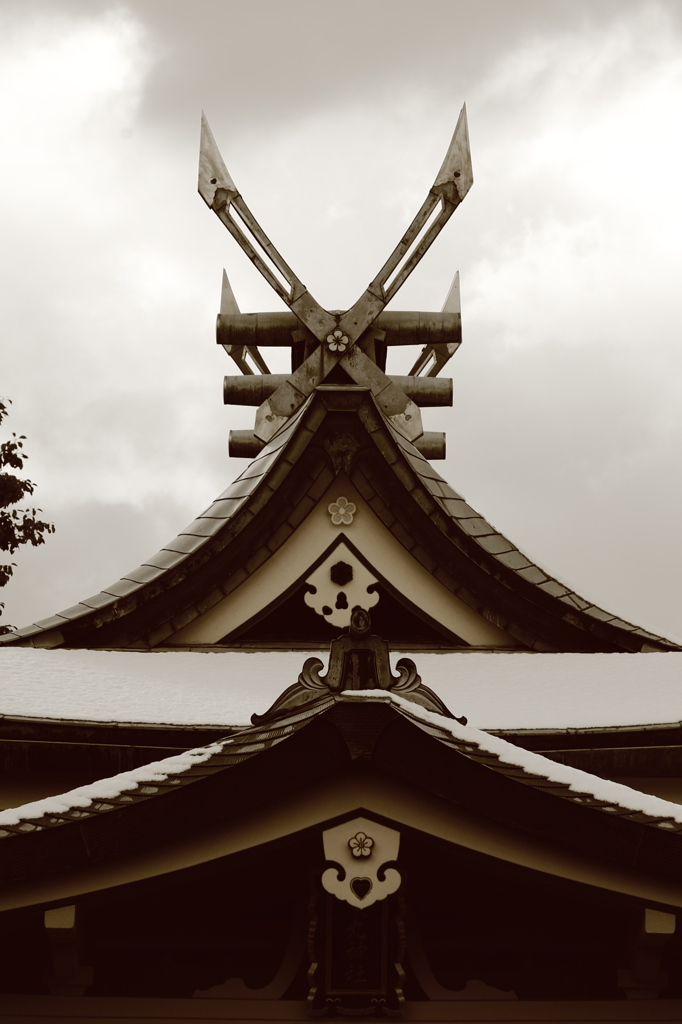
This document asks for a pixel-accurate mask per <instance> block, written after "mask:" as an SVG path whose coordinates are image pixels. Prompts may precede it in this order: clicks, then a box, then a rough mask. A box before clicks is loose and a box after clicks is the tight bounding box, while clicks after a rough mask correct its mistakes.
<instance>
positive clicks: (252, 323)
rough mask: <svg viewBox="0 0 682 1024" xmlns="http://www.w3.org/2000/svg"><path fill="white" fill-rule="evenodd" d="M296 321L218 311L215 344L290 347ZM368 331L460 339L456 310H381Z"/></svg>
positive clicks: (416, 340) (406, 338) (439, 340)
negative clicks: (438, 311) (426, 311)
mask: <svg viewBox="0 0 682 1024" xmlns="http://www.w3.org/2000/svg"><path fill="white" fill-rule="evenodd" d="M300 328H301V324H300V321H299V320H298V318H297V317H296V316H295V315H294V314H293V313H289V312H286V313H238V314H229V315H226V314H223V313H220V314H219V315H218V319H217V321H216V340H217V342H218V344H219V345H237V346H239V345H248V346H253V345H258V346H261V347H265V348H267V347H268V346H269V347H286V348H288V347H290V346H291V345H292V343H293V340H294V339H293V338H292V331H299V330H300ZM371 330H372V331H385V332H386V344H387V345H438V344H449V345H453V344H454V345H459V344H460V343H461V340H462V317H461V314H460V313H422V312H410V311H405V312H404V311H402V310H401V311H398V312H390V313H381V314H380V315H379V316H378V317H377V318H376V320H375V321H374V323H373V324H372V326H371Z"/></svg>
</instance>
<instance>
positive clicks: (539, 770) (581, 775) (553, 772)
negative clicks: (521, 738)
mask: <svg viewBox="0 0 682 1024" xmlns="http://www.w3.org/2000/svg"><path fill="white" fill-rule="evenodd" d="M345 696H346V697H347V698H350V699H354V698H359V699H361V700H362V699H372V698H373V699H375V700H376V697H377V691H376V690H353V691H346V693H345ZM388 696H389V697H390V699H391V701H393V702H394V703H396V704H397V705H398V706H399V707H401V708H402V709H403V710H404V711H407V712H408V713H409V714H410V715H411V716H412V717H414V718H416V719H417V720H418V721H421V722H427V723H429V724H431V725H435V726H437V727H438V728H439V729H440V730H442V731H443V732H447V733H449V734H450V735H451V736H452V737H453V738H454V739H455V740H457V741H458V742H459V743H461V744H466V748H470V749H472V750H474V749H476V750H478V751H480V752H482V753H483V752H485V753H489V754H492V755H494V756H495V757H498V758H499V759H500V761H501V762H502V763H503V764H506V765H513V766H514V767H517V768H522V769H523V771H524V772H527V773H528V774H529V775H534V776H540V777H541V778H545V779H548V780H549V781H550V782H556V783H559V784H560V785H563V786H568V788H569V789H570V790H571V791H572V792H573V793H575V794H576V798H577V799H576V802H578V803H581V802H583V801H582V800H580V799H579V798H580V797H584V796H589V797H594V798H595V799H596V800H598V801H599V802H603V803H604V804H605V805H607V806H606V807H602V808H601V809H602V810H609V805H611V806H613V808H614V809H615V808H623V809H626V810H629V811H641V812H642V813H643V814H647V815H650V816H651V817H652V818H664V819H668V820H670V819H672V820H673V821H675V822H678V823H680V824H682V805H680V804H678V803H673V802H672V801H670V800H664V799H663V798H662V797H658V796H652V795H651V794H649V793H640V792H639V790H636V789H631V788H630V787H629V786H624V785H622V783H620V782H611V781H610V780H609V779H601V778H599V776H597V775H591V774H590V773H589V772H584V771H581V769H580V768H572V767H570V765H565V764H558V763H557V762H556V761H552V760H551V759H550V758H548V757H545V756H544V755H543V754H536V753H534V751H532V750H526V749H524V748H523V747H518V746H517V745H516V744H515V743H510V742H509V741H508V740H505V739H502V737H500V736H491V735H490V734H489V733H487V732H483V731H481V730H480V729H472V728H471V727H470V726H469V725H460V723H459V722H456V721H453V720H452V719H451V718H445V717H444V716H443V715H438V714H436V713H435V712H434V711H427V710H426V708H423V707H421V705H419V704H416V703H415V702H414V701H411V700H408V699H407V698H406V697H401V696H400V695H399V694H395V693H391V694H389V695H388ZM466 748H465V749H466Z"/></svg>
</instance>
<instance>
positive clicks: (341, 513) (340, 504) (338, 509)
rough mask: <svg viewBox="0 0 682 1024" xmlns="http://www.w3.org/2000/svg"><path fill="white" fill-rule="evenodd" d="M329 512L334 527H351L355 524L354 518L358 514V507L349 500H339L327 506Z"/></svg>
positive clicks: (342, 498)
mask: <svg viewBox="0 0 682 1024" xmlns="http://www.w3.org/2000/svg"><path fill="white" fill-rule="evenodd" d="M327 510H328V512H329V514H330V516H331V517H332V523H333V524H334V526H350V524H351V523H352V522H353V516H354V515H355V513H356V512H357V508H356V506H355V505H354V504H353V502H352V501H349V500H348V498H344V497H341V498H337V499H336V501H332V503H331V504H330V505H328V506H327Z"/></svg>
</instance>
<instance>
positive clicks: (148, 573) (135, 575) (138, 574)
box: [123, 565, 165, 583]
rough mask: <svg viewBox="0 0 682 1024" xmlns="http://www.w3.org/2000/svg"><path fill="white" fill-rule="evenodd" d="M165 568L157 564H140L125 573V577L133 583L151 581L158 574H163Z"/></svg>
mask: <svg viewBox="0 0 682 1024" xmlns="http://www.w3.org/2000/svg"><path fill="white" fill-rule="evenodd" d="M164 571H165V570H164V569H161V568H159V567H158V566H156V565H138V567H137V569H133V570H131V572H128V573H126V574H125V576H124V577H123V579H125V580H132V581H133V583H151V581H152V580H155V579H156V577H157V576H161V575H162V573H163V572H164Z"/></svg>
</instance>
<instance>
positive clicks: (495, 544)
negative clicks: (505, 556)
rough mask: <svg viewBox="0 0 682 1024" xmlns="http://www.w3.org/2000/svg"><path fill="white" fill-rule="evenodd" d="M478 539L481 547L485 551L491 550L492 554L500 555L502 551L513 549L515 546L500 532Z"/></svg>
mask: <svg viewBox="0 0 682 1024" xmlns="http://www.w3.org/2000/svg"><path fill="white" fill-rule="evenodd" d="M476 539H477V540H478V543H479V544H480V545H481V547H482V548H483V549H484V550H485V551H489V552H490V554H491V555H499V554H500V552H502V551H511V550H512V549H513V547H514V545H513V544H510V543H509V541H508V540H507V538H506V537H503V536H502V534H500V533H493V534H491V535H490V536H489V537H477V538H476Z"/></svg>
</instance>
